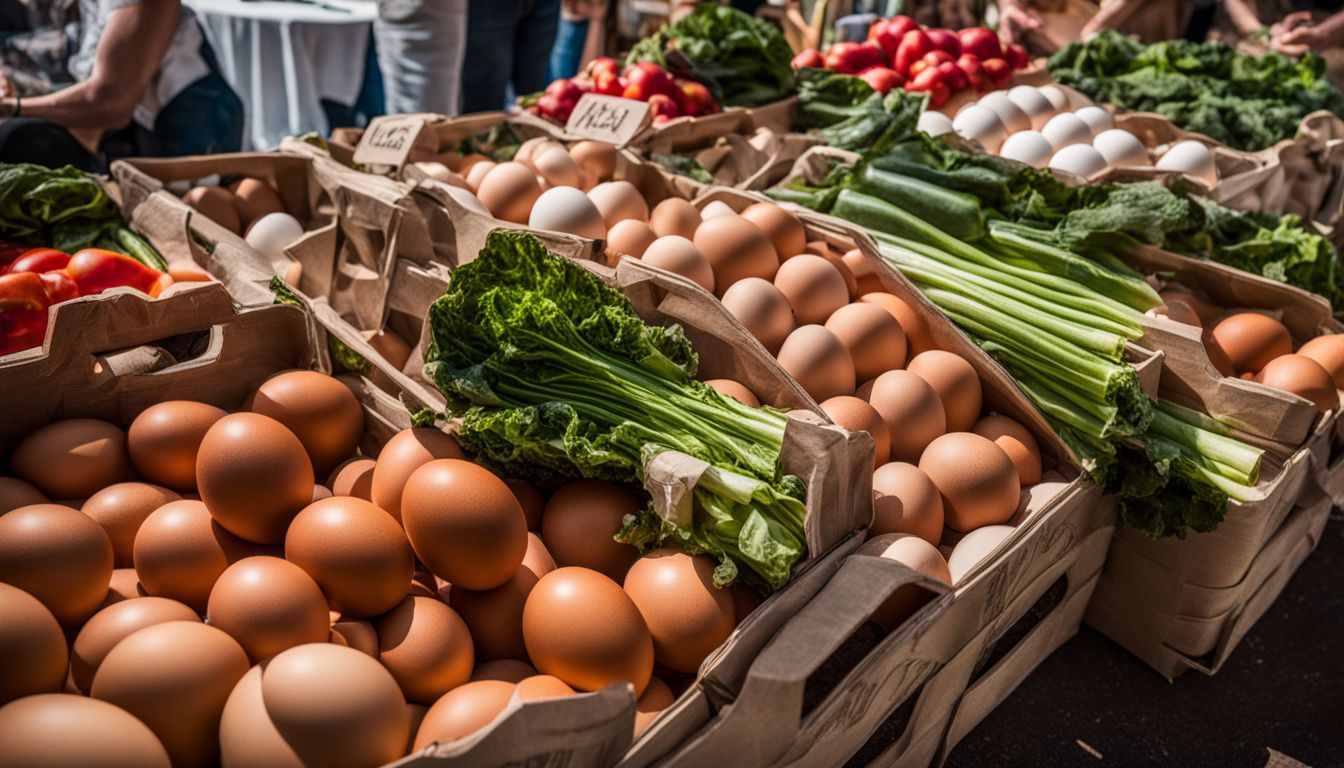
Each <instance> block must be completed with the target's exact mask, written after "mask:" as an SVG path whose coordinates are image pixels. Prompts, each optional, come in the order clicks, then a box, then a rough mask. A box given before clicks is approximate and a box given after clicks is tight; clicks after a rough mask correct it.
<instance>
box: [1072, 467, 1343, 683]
mask: <svg viewBox="0 0 1344 768" xmlns="http://www.w3.org/2000/svg"><path fill="white" fill-rule="evenodd" d="M1332 506H1333V502H1332V501H1331V500H1330V498H1329V497H1327V496H1324V495H1323V494H1319V493H1317V494H1312V493H1308V494H1306V495H1305V496H1304V497H1303V498H1301V499H1300V500H1299V501H1298V505H1297V506H1295V507H1293V508H1292V510H1291V513H1290V514H1288V515H1287V516H1286V519H1285V520H1284V521H1283V523H1282V525H1280V526H1279V527H1278V529H1277V530H1276V531H1275V532H1274V535H1273V536H1272V537H1270V538H1269V540H1268V541H1267V542H1266V544H1265V546H1264V547H1263V548H1262V549H1261V550H1260V551H1259V552H1258V553H1257V554H1256V556H1255V558H1254V560H1253V561H1252V563H1251V565H1250V567H1249V568H1248V569H1247V571H1246V573H1245V575H1244V577H1243V578H1242V579H1241V580H1240V581H1239V582H1238V583H1236V584H1233V585H1230V586H1228V587H1225V588H1222V589H1206V588H1201V587H1198V586H1195V585H1190V584H1188V583H1186V582H1184V581H1183V580H1182V579H1181V578H1180V577H1179V575H1177V574H1175V573H1172V572H1171V571H1169V570H1167V569H1164V568H1161V567H1160V566H1157V565H1155V564H1153V563H1151V562H1148V561H1145V560H1143V559H1142V558H1141V557H1135V556H1133V555H1131V554H1129V553H1128V552H1126V551H1125V550H1124V549H1121V548H1120V547H1119V541H1118V540H1117V542H1116V546H1114V547H1113V548H1112V551H1111V553H1110V555H1109V559H1108V561H1107V564H1106V568H1105V570H1104V571H1103V574H1102V578H1101V581H1100V582H1099V584H1098V587H1097V591H1096V594H1095V596H1094V598H1093V600H1092V603H1091V605H1089V606H1088V612H1087V616H1086V621H1087V623H1088V624H1090V625H1091V626H1092V627H1094V628H1095V629H1097V630H1098V631H1100V632H1101V633H1102V634H1104V635H1106V636H1107V637H1110V638H1111V639H1112V640H1114V641H1115V642H1117V643H1119V644H1120V645H1121V646H1123V647H1124V648H1125V649H1126V650H1128V651H1129V652H1130V653H1133V654H1134V655H1135V656H1137V657H1138V658H1139V659H1140V660H1142V661H1143V662H1144V663H1146V664H1148V665H1149V666H1150V667H1152V668H1153V669H1154V670H1156V671H1157V672H1158V673H1159V674H1161V675H1163V676H1165V677H1167V678H1175V677H1177V676H1178V675H1180V674H1181V673H1183V672H1185V671H1186V670H1189V669H1195V670H1198V671H1200V672H1203V673H1204V674H1206V675H1213V674H1216V673H1217V672H1218V670H1219V669H1220V668H1221V667H1222V665H1223V663H1224V662H1226V661H1227V659H1228V657H1229V656H1231V654H1232V651H1233V650H1235V649H1236V646H1237V644H1238V643H1240V641H1241V639H1242V638H1243V637H1244V636H1245V635H1246V633H1247V632H1249V631H1250V629H1251V628H1252V627H1253V626H1254V625H1255V623H1256V622H1257V621H1259V619H1260V617H1261V616H1263V615H1264V613H1265V611H1267V610H1268V609H1269V606H1270V605H1272V604H1273V602H1274V600H1276V599H1277V598H1278V595H1279V594H1280V593H1281V592H1282V591H1283V588H1284V586H1285V585H1286V584H1287V582H1288V580H1289V579H1290V578H1291V577H1292V575H1293V574H1294V573H1295V572H1296V571H1297V569H1298V568H1299V567H1300V566H1301V564H1302V562H1303V561H1304V560H1305V559H1306V558H1307V556H1308V555H1309V554H1310V553H1311V552H1312V551H1313V550H1314V549H1315V548H1316V545H1317V543H1318V542H1319V541H1320V537H1321V535H1322V532H1323V530H1324V527H1325V523H1326V521H1327V519H1328V518H1329V516H1330V510H1331V508H1332ZM1137 590H1143V594H1145V595H1152V594H1154V593H1155V592H1158V593H1164V594H1168V595H1172V597H1170V598H1168V599H1166V600H1164V601H1163V603H1162V604H1161V605H1158V604H1155V603H1153V602H1143V601H1137V600H1135V597H1134V595H1135V593H1136V592H1137Z"/></svg>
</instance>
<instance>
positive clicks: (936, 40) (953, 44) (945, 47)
mask: <svg viewBox="0 0 1344 768" xmlns="http://www.w3.org/2000/svg"><path fill="white" fill-rule="evenodd" d="M925 31H926V32H927V33H928V35H929V40H931V41H933V47H934V48H936V49H937V50H940V51H947V52H948V53H949V54H950V55H951V56H952V58H954V59H955V58H957V57H958V56H960V55H961V41H960V40H958V39H957V33H956V32H953V31H952V30H950V29H938V28H935V29H929V30H925Z"/></svg>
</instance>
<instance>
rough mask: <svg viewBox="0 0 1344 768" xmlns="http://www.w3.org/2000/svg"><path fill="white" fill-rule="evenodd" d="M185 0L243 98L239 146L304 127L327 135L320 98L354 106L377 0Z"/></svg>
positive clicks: (271, 143) (261, 145)
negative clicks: (318, 0)
mask: <svg viewBox="0 0 1344 768" xmlns="http://www.w3.org/2000/svg"><path fill="white" fill-rule="evenodd" d="M184 2H185V4H186V5H187V6H188V7H190V8H191V10H192V11H194V12H195V14H196V18H197V19H199V20H200V22H201V28H202V29H203V30H204V31H205V36H206V39H207V40H209V42H210V45H211V47H212V48H214V50H215V56H216V58H218V60H219V65H220V69H221V70H222V74H223V76H224V79H225V80H227V81H228V83H229V85H230V86H231V87H232V88H233V90H234V91H235V92H236V93H237V94H238V98H239V99H240V100H242V102H243V111H244V115H245V117H244V120H245V123H244V126H245V127H244V131H243V149H245V150H249V149H250V150H266V149H271V148H273V147H275V146H276V145H277V144H279V143H280V140H281V139H282V138H284V137H285V136H289V135H293V134H298V133H303V132H305V131H318V132H320V133H321V134H322V135H323V136H326V135H327V134H328V133H329V132H330V129H331V128H332V126H330V125H327V117H326V114H325V113H324V112H323V111H322V103H321V100H322V99H328V100H331V101H334V102H337V103H340V104H354V103H355V100H356V98H357V97H358V96H359V90H360V86H361V85H362V83H363V80H364V70H365V63H366V60H367V55H368V50H369V49H368V46H369V30H370V25H371V24H372V22H373V20H374V18H375V17H376V16H377V4H376V3H375V2H372V1H371V0H322V2H321V4H312V3H297V2H271V1H270V0H261V1H260V2H248V1H246V0H184ZM341 9H343V10H341Z"/></svg>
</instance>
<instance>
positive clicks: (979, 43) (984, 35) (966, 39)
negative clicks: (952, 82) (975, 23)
mask: <svg viewBox="0 0 1344 768" xmlns="http://www.w3.org/2000/svg"><path fill="white" fill-rule="evenodd" d="M957 39H958V40H960V41H961V52H962V53H973V54H975V56H976V57H977V58H978V59H980V60H981V61H985V60H986V59H998V58H1002V57H1003V49H1002V48H1000V47H999V37H998V35H995V34H994V31H993V30H991V29H985V28H984V27H967V28H965V29H963V30H961V31H960V32H958V33H957Z"/></svg>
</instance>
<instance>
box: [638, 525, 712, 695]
mask: <svg viewBox="0 0 1344 768" xmlns="http://www.w3.org/2000/svg"><path fill="white" fill-rule="evenodd" d="M714 567H715V564H714V560H713V559H712V558H710V557H708V556H707V555H688V554H686V553H685V552H682V551H681V550H679V549H668V548H664V549H657V550H654V551H652V552H650V553H648V554H647V555H644V556H643V557H641V558H639V560H638V561H637V562H636V563H635V564H634V565H633V566H631V568H630V572H629V573H627V574H626V575H625V585H624V589H625V593H626V594H627V595H629V596H630V599H631V600H632V601H634V603H635V607H636V608H638V609H639V613H640V615H641V616H643V617H644V623H645V624H646V625H647V626H648V628H649V634H650V635H651V636H652V637H653V658H654V660H655V661H657V662H658V663H659V664H661V665H663V666H664V667H667V668H668V669H671V670H674V671H676V672H685V673H687V674H693V673H695V672H696V671H697V670H699V669H700V665H701V663H703V662H704V660H705V658H706V657H708V656H709V654H711V653H713V652H714V650H715V649H716V648H718V647H719V646H720V645H722V644H723V642H724V641H725V640H727V639H728V635H730V634H732V632H733V627H734V626H736V621H735V620H734V617H733V598H732V594H731V593H730V592H729V591H728V590H726V589H719V588H717V587H715V586H714Z"/></svg>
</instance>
